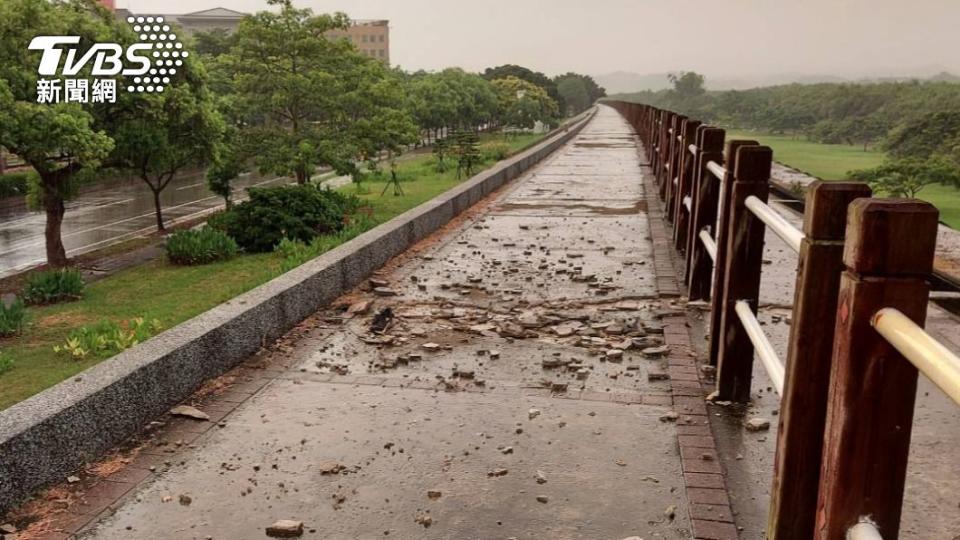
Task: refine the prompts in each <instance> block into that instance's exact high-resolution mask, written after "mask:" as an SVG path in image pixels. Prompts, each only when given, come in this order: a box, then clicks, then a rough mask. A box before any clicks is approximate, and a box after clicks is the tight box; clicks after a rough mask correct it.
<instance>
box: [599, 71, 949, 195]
mask: <svg viewBox="0 0 960 540" xmlns="http://www.w3.org/2000/svg"><path fill="white" fill-rule="evenodd" d="M670 80H671V82H672V83H673V88H671V89H669V90H662V91H658V92H650V91H648V92H637V93H633V94H625V95H622V96H618V97H619V98H620V99H627V100H629V101H636V102H640V103H647V104H650V105H654V106H657V107H661V108H667V109H671V110H675V111H678V112H681V113H684V114H686V115H688V116H690V117H693V118H700V119H703V120H704V121H706V122H709V123H712V124H717V125H723V126H728V127H734V128H740V129H748V130H757V131H764V132H771V133H785V134H793V135H795V136H800V135H804V136H806V137H807V138H809V139H810V140H813V141H816V142H822V143H831V144H850V145H854V144H856V145H860V146H862V147H863V148H864V150H866V149H867V148H868V146H869V145H871V144H876V145H879V146H880V147H881V148H882V149H883V150H885V151H886V153H887V157H888V159H887V161H886V163H884V164H883V165H881V166H879V167H875V168H873V169H867V170H860V171H851V172H850V173H849V175H848V176H849V177H850V178H853V179H858V180H864V181H868V182H870V183H871V184H872V185H873V186H874V187H875V189H877V190H878V191H879V192H882V193H885V194H888V195H892V196H904V197H915V196H916V195H917V194H918V193H919V192H920V191H921V190H922V189H923V188H924V187H925V186H928V185H930V184H934V183H939V184H944V185H953V186H960V84H957V83H953V82H945V81H931V82H920V81H912V82H883V83H872V84H827V83H823V84H812V85H799V84H792V85H786V86H774V87H768V88H755V89H752V90H742V91H736V90H731V91H723V92H710V91H707V89H706V87H705V79H704V77H703V76H702V75H700V74H698V73H694V72H682V73H679V74H676V75H671V76H670Z"/></svg>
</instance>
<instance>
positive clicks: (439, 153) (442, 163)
mask: <svg viewBox="0 0 960 540" xmlns="http://www.w3.org/2000/svg"><path fill="white" fill-rule="evenodd" d="M449 153H450V143H449V141H447V139H445V138H444V139H437V140H436V141H434V142H433V157H435V158H436V159H437V161H436V163H435V164H434V169H436V171H437V172H438V173H445V172H447V169H449V168H450V167H449V165H448V163H447V155H448V154H449Z"/></svg>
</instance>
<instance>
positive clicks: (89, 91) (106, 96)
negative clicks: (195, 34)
mask: <svg viewBox="0 0 960 540" xmlns="http://www.w3.org/2000/svg"><path fill="white" fill-rule="evenodd" d="M127 22H128V23H130V24H131V25H133V30H134V32H137V35H138V36H139V41H138V42H137V43H134V44H132V45H130V46H128V47H126V49H124V47H122V46H120V45H119V44H117V43H95V44H94V45H93V46H91V47H89V48H88V49H87V51H86V52H85V53H83V54H82V55H81V54H80V52H79V46H80V37H79V36H37V37H35V38H33V40H32V41H31V42H30V45H29V48H30V50H35V51H42V54H41V56H40V65H39V67H38V68H37V73H38V74H39V75H41V78H40V79H38V80H37V102H38V103H115V102H116V100H117V78H118V76H119V77H123V78H125V80H126V81H127V82H126V86H125V88H126V91H127V92H134V93H135V92H163V90H164V88H165V87H166V86H167V85H169V84H170V82H171V78H172V77H173V76H174V75H176V74H177V69H178V68H180V67H181V66H183V59H184V58H187V57H188V56H189V53H188V52H187V51H184V50H183V44H182V43H180V41H179V40H178V39H177V35H176V34H175V33H173V31H172V29H171V28H170V26H169V25H167V24H164V20H163V17H128V18H127ZM64 53H66V54H64ZM86 67H89V68H90V70H89V72H90V75H91V76H93V77H94V78H93V79H86V78H77V77H76V76H77V75H78V74H79V73H80V72H81V71H83V70H84V69H85V68H86ZM58 75H60V76H62V77H63V78H52V79H48V78H47V77H57V76H58Z"/></svg>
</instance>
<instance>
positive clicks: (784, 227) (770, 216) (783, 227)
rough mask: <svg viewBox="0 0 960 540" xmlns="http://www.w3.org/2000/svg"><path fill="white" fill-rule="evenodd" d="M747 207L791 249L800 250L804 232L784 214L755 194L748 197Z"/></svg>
mask: <svg viewBox="0 0 960 540" xmlns="http://www.w3.org/2000/svg"><path fill="white" fill-rule="evenodd" d="M745 204H746V206H747V208H748V209H749V210H750V211H751V212H753V215H755V216H757V217H758V218H760V221H762V222H764V223H766V224H767V226H768V227H770V229H771V230H772V231H773V232H775V233H776V234H777V236H779V237H780V238H781V239H783V241H784V242H786V243H787V245H788V246H790V248H791V249H793V250H794V251H796V252H797V253H799V252H800V243H801V242H802V241H803V236H804V234H803V232H801V231H800V229H798V228H796V227H794V226H793V225H791V224H790V222H789V221H787V220H786V219H785V218H784V217H783V216H781V215H780V214H778V213H777V212H776V211H775V210H774V209H773V208H770V205H769V204H767V203H765V202H763V201H761V200H760V199H758V198H757V197H755V196H754V195H751V196H749V197H747V200H746V201H745Z"/></svg>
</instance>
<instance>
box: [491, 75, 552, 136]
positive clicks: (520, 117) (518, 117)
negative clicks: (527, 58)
mask: <svg viewBox="0 0 960 540" xmlns="http://www.w3.org/2000/svg"><path fill="white" fill-rule="evenodd" d="M492 84H493V88H494V90H495V91H496V93H497V98H498V100H499V102H500V118H501V119H502V120H503V123H504V124H505V125H507V126H512V127H514V128H518V129H532V128H533V127H534V126H535V125H536V123H537V122H543V123H545V124H549V123H552V122H553V121H555V119H556V117H557V114H558V112H559V111H558V109H557V103H556V102H555V101H553V100H552V99H550V96H548V95H547V93H546V91H544V90H543V88H541V87H539V86H537V85H535V84H533V83H530V82H527V81H525V80H522V79H518V78H516V77H507V78H505V79H496V80H495V81H493V83H492Z"/></svg>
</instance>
